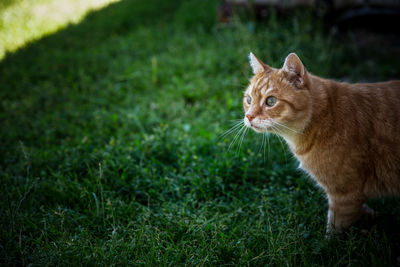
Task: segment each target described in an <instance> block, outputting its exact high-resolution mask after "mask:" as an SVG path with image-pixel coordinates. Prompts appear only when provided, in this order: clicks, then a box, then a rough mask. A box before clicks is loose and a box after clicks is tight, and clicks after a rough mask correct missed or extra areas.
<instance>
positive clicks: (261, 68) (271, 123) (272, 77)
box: [243, 53, 312, 136]
mask: <svg viewBox="0 0 400 267" xmlns="http://www.w3.org/2000/svg"><path fill="white" fill-rule="evenodd" d="M249 59H250V65H251V67H252V69H253V73H254V76H253V77H252V78H251V79H250V84H249V86H248V87H247V89H246V90H245V92H244V97H243V107H244V111H245V116H244V123H245V125H246V126H247V127H250V128H252V129H253V130H255V131H257V132H275V133H278V134H281V135H283V136H285V135H292V134H293V133H296V132H301V131H303V130H304V128H305V127H306V125H307V123H308V121H309V120H310V118H311V106H312V102H311V101H312V99H311V96H310V91H309V90H308V89H309V88H308V86H309V78H308V73H307V70H306V69H305V67H304V65H303V63H302V62H301V60H300V59H299V57H298V56H297V55H296V54H294V53H291V54H289V55H288V56H287V57H286V60H285V63H284V64H283V67H282V68H281V69H275V68H272V67H270V66H268V65H266V64H264V63H263V62H261V60H259V59H258V58H256V57H255V56H254V55H253V53H250V55H249Z"/></svg>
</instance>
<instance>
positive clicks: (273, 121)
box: [271, 120, 303, 134]
mask: <svg viewBox="0 0 400 267" xmlns="http://www.w3.org/2000/svg"><path fill="white" fill-rule="evenodd" d="M271 122H272V124H277V125H278V126H280V127H283V128H286V129H288V130H289V131H292V132H294V133H297V134H303V133H301V132H299V131H296V130H293V129H292V128H290V127H288V126H286V125H283V124H281V123H279V122H277V121H275V120H271ZM276 128H277V127H276Z"/></svg>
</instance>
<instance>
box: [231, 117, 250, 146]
mask: <svg viewBox="0 0 400 267" xmlns="http://www.w3.org/2000/svg"><path fill="white" fill-rule="evenodd" d="M246 128H247V127H246V126H245V125H244V123H243V124H241V125H240V127H239V130H238V131H237V133H236V135H235V137H234V138H233V140H232V142H231V143H230V144H229V147H228V151H229V150H230V149H231V147H232V145H234V144H235V143H236V141H237V140H238V137H239V136H240V135H241V134H242V132H243V131H244V130H245V129H246Z"/></svg>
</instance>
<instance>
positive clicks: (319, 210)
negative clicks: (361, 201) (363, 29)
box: [0, 0, 400, 266]
mask: <svg viewBox="0 0 400 267" xmlns="http://www.w3.org/2000/svg"><path fill="white" fill-rule="evenodd" d="M21 1H22V0H21ZM217 4H218V1H210V0H204V1H195V0H190V1H183V0H182V1H163V0H146V1H140V0H131V1H122V2H117V3H113V4H111V5H109V6H107V7H104V8H103V9H99V10H96V11H93V12H91V13H89V14H88V15H87V16H86V17H85V18H84V19H83V20H82V21H81V22H79V23H77V24H71V25H68V26H65V27H64V28H62V29H61V30H59V31H57V32H55V33H52V34H50V35H47V36H45V37H43V38H41V39H38V40H36V41H33V42H31V43H29V44H27V45H26V46H24V47H22V48H21V49H19V50H17V51H15V52H13V53H8V54H6V56H5V57H4V58H3V59H2V60H1V61H0V100H1V101H0V123H1V128H0V138H1V139H0V141H1V144H2V146H1V147H0V155H1V158H0V184H1V187H0V188H1V192H0V264H4V265H15V266H16V265H29V264H32V265H45V266H47V265H48V266H55V265H63V266H64V265H67V266H69V265H103V266H110V265H122V266H123V265H127V264H130V265H149V266H163V265H171V266H178V265H235V266H236V265H239V266H242V265H251V266H265V265H290V266H297V265H303V266H312V265H323V266H342V265H346V266H347V265H353V266H363V265H367V264H368V265H375V266H390V265H396V264H398V263H399V261H400V260H399V256H400V231H399V229H398V225H400V205H399V200H396V199H378V200H373V201H371V202H370V203H369V204H370V206H372V207H373V208H374V209H376V210H378V211H379V216H378V218H377V219H375V220H374V221H368V220H364V221H361V222H360V223H359V224H357V225H356V226H355V227H354V228H353V229H351V231H350V232H349V233H348V235H347V236H346V237H342V238H337V237H333V238H332V239H330V240H327V239H325V223H326V210H327V203H326V200H325V197H324V194H323V192H322V191H321V190H319V189H318V188H317V187H316V186H315V184H314V183H313V182H312V181H311V179H310V178H309V177H307V176H306V175H305V174H304V173H302V172H301V171H299V170H298V169H297V162H296V160H295V159H294V158H293V156H292V154H291V153H290V151H289V150H288V148H287V147H286V144H285V143H284V141H283V140H281V139H279V138H277V137H275V136H272V135H271V136H269V139H268V142H263V138H262V136H261V135H257V134H255V133H252V132H250V131H249V132H248V133H247V135H246V136H245V137H244V138H243V142H242V143H241V146H240V145H239V143H240V141H241V140H238V138H237V139H236V140H235V141H236V142H233V144H232V145H231V143H232V141H234V137H235V133H233V134H228V135H225V136H223V134H224V133H225V132H226V131H227V130H228V129H230V128H231V127H232V124H233V123H234V121H235V120H238V119H241V118H242V117H243V111H242V106H241V101H242V92H243V90H244V88H245V86H246V85H247V82H248V79H249V78H250V76H251V70H250V66H249V65H248V62H247V55H248V53H249V52H250V51H253V52H254V53H255V54H256V55H257V56H259V57H260V58H262V59H263V60H264V61H265V62H266V63H268V64H270V65H272V66H274V67H280V66H281V65H282V63H283V60H284V58H285V57H286V55H287V54H288V53H289V52H292V51H294V52H296V53H297V54H298V55H299V56H300V57H301V58H302V60H303V62H304V63H305V65H306V67H307V68H308V70H309V71H311V72H312V73H314V74H317V75H320V76H323V77H330V78H334V79H338V80H348V81H358V80H363V81H365V80H367V81H378V80H385V79H392V78H396V77H397V78H398V77H400V60H398V59H399V58H400V57H399V55H400V53H399V49H398V47H397V48H396V47H393V44H392V43H391V42H390V41H388V40H386V39H384V38H383V39H382V38H381V39H377V38H375V37H374V38H366V40H367V41H365V42H361V41H360V38H359V35H357V34H355V33H351V32H350V33H345V34H341V35H334V34H333V33H331V32H330V31H328V30H326V29H325V28H324V27H323V25H322V22H321V21H319V20H316V19H315V18H313V17H312V13H311V12H304V11H300V12H298V11H293V12H290V13H288V14H286V15H277V14H275V13H274V12H272V13H271V15H270V16H269V18H268V19H266V20H264V21H258V22H255V21H254V20H252V19H251V18H246V17H245V16H242V17H240V18H239V17H237V18H236V19H235V20H234V22H233V23H232V25H230V26H223V25H217V24H216V22H215V19H216V14H215V10H216V6H217ZM0 16H1V13H0ZM17 24H18V23H16V24H13V26H12V27H17ZM10 27H11V26H10ZM46 29H47V28H46ZM0 31H2V33H0V36H1V35H2V34H3V35H4V32H5V31H6V29H5V27H4V25H2V27H0ZM7 31H10V29H7ZM10 32H12V31H10ZM363 40H364V39H363ZM264 141H265V140H264ZM230 145H231V146H230Z"/></svg>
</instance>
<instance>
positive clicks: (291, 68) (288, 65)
mask: <svg viewBox="0 0 400 267" xmlns="http://www.w3.org/2000/svg"><path fill="white" fill-rule="evenodd" d="M283 70H284V71H286V72H287V73H288V74H289V80H290V81H291V82H293V83H294V84H295V85H296V87H300V86H301V85H302V84H303V83H304V80H305V75H306V69H305V68H304V65H303V63H302V62H301V60H300V58H299V57H298V56H297V55H296V54H295V53H290V54H289V55H288V56H287V57H286V59H285V63H284V64H283Z"/></svg>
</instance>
